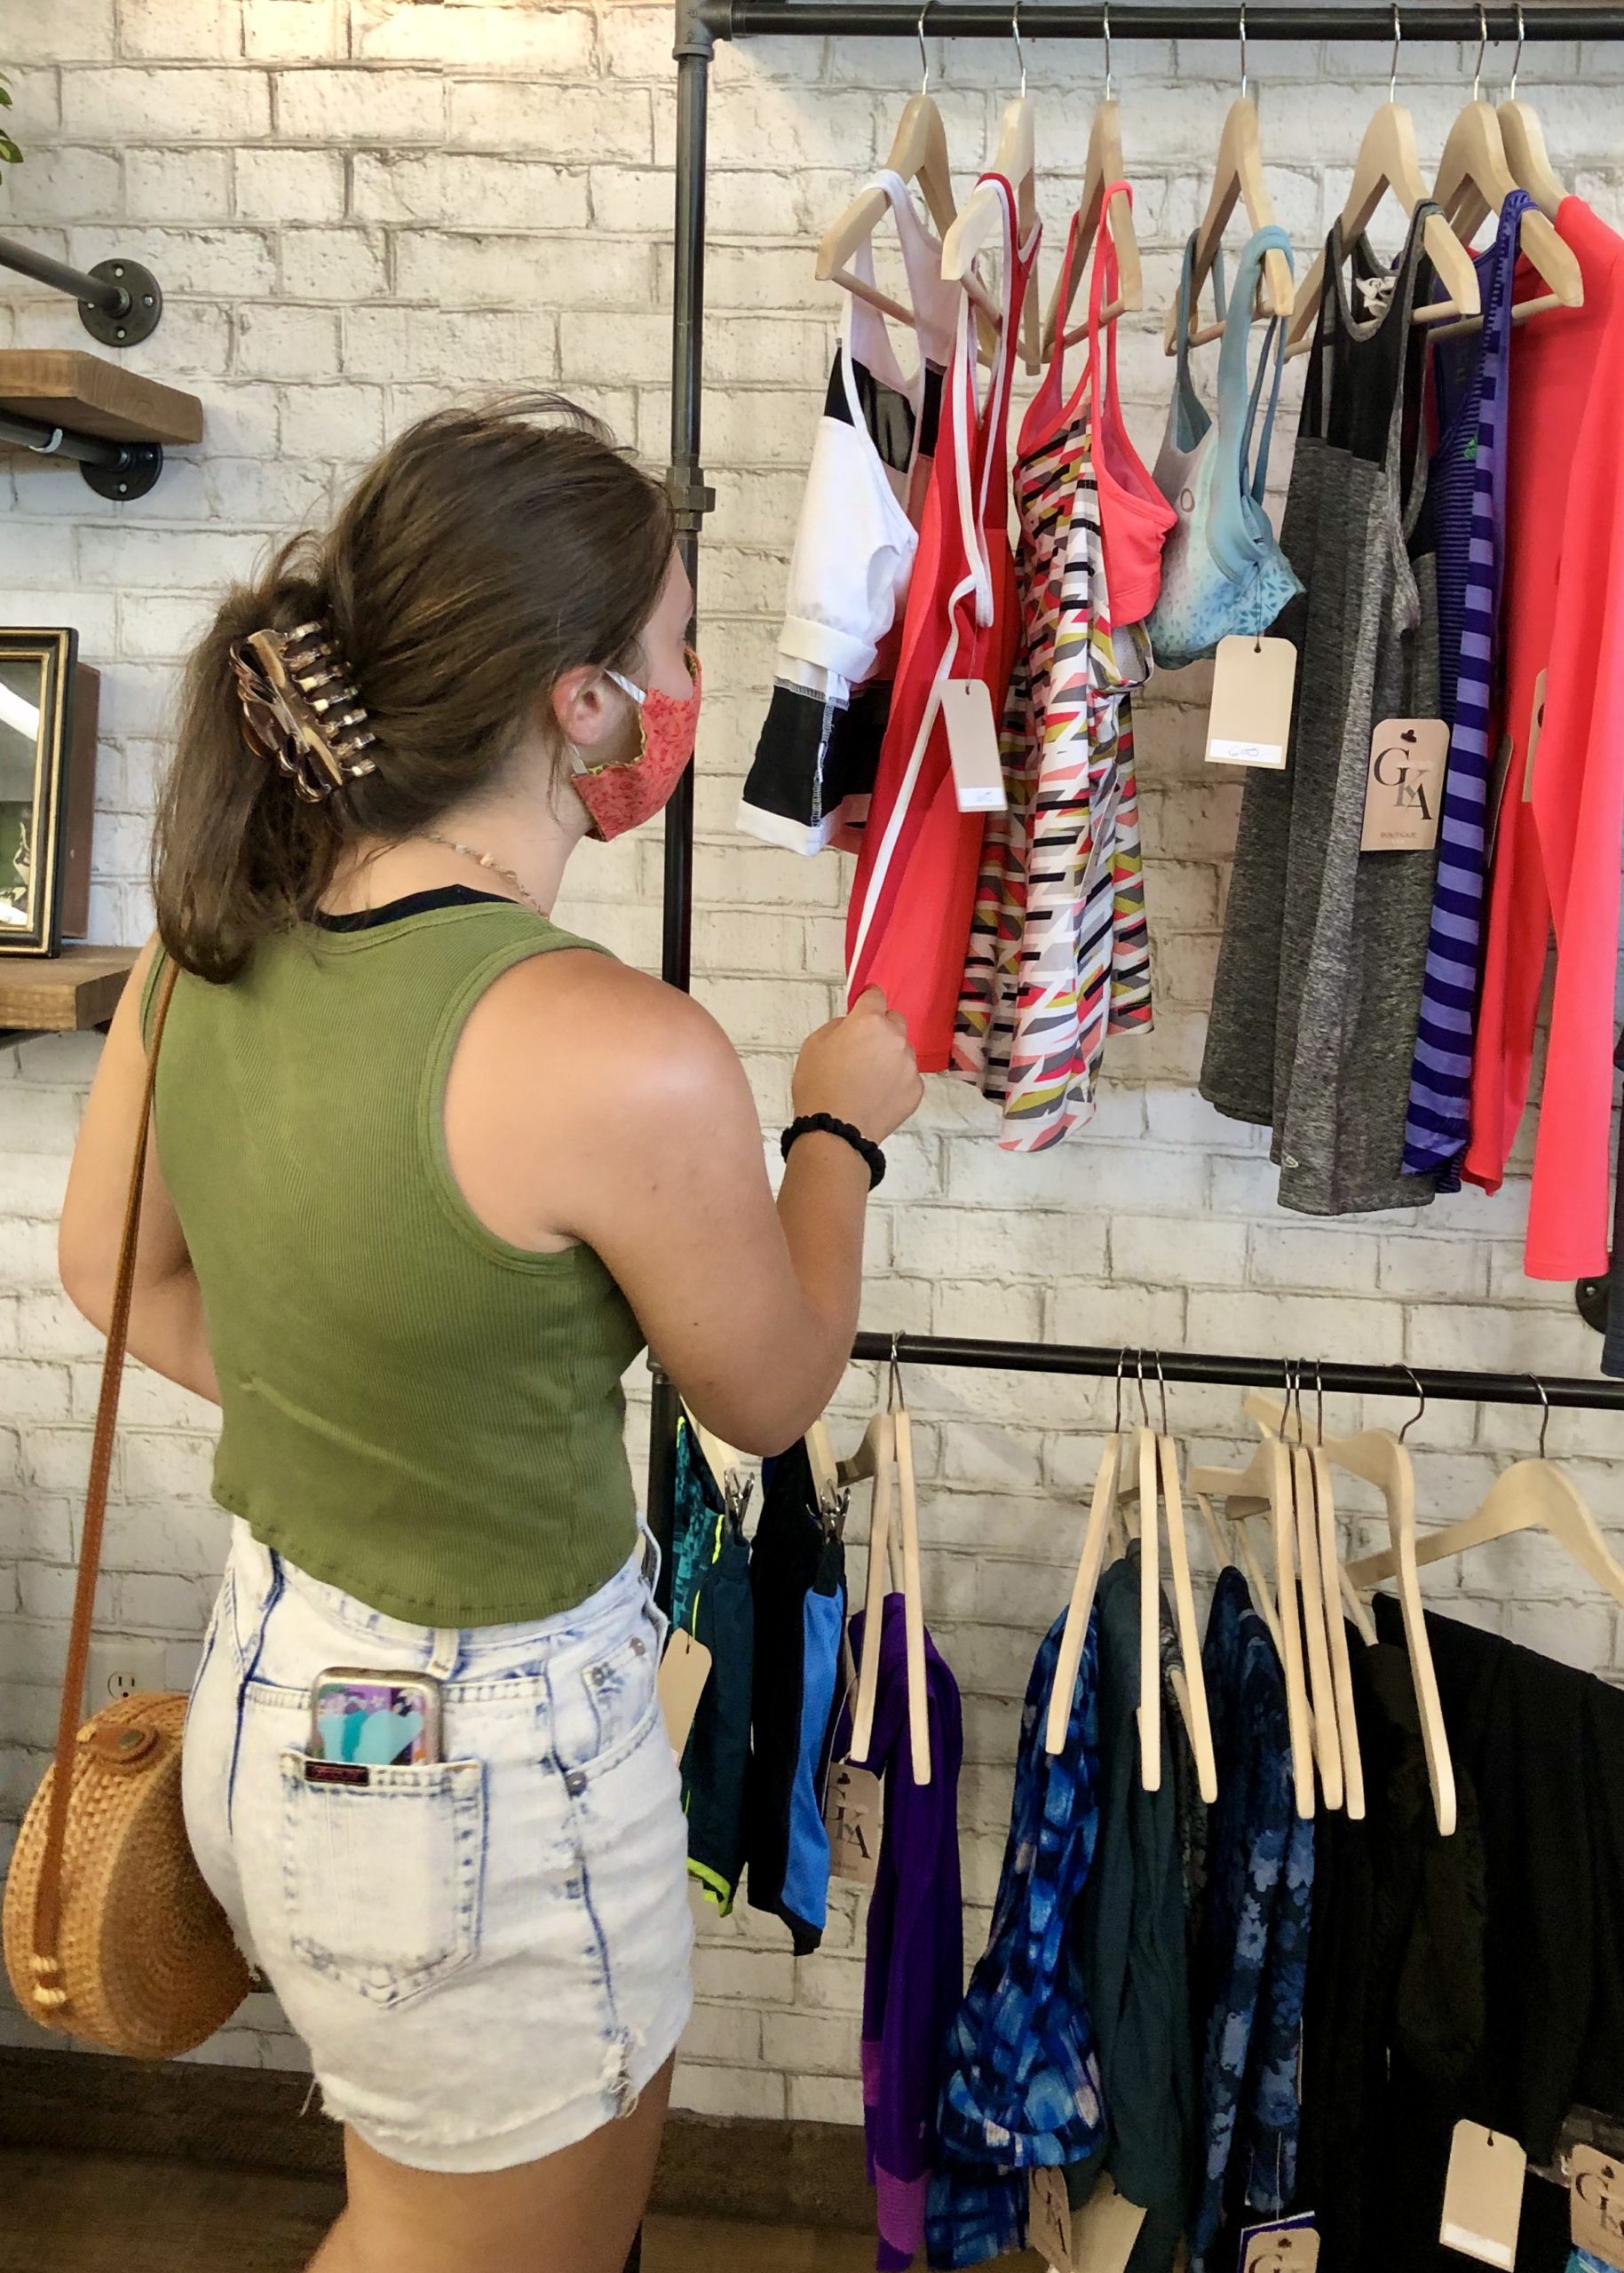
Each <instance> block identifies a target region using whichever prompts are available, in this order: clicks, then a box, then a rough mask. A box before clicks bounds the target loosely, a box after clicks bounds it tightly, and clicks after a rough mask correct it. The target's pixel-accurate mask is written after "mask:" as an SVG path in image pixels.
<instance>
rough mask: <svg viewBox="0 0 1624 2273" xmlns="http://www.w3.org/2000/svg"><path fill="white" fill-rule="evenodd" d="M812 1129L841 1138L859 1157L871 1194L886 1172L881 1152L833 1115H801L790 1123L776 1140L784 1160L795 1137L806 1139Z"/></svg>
mask: <svg viewBox="0 0 1624 2273" xmlns="http://www.w3.org/2000/svg"><path fill="white" fill-rule="evenodd" d="M813 1129H821V1130H822V1132H823V1134H824V1135H825V1136H826V1137H840V1138H842V1139H843V1140H844V1142H845V1143H846V1144H850V1146H851V1147H852V1151H853V1152H860V1153H861V1154H862V1156H863V1158H864V1160H867V1163H868V1189H869V1191H870V1192H872V1191H873V1190H874V1188H875V1184H878V1183H879V1181H880V1179H881V1177H882V1176H883V1175H884V1173H885V1155H884V1153H883V1152H881V1150H880V1148H879V1146H878V1145H877V1144H870V1143H869V1141H868V1139H867V1137H865V1136H864V1134H863V1132H862V1130H861V1129H853V1128H852V1124H851V1122H850V1121H836V1118H835V1116H834V1114H833V1113H802V1114H800V1115H799V1117H798V1118H797V1119H796V1120H794V1121H791V1122H790V1124H789V1126H788V1129H785V1131H784V1133H783V1136H782V1137H780V1139H779V1146H780V1151H781V1152H782V1153H783V1155H784V1158H785V1159H786V1160H788V1158H789V1147H790V1146H791V1145H792V1144H794V1143H795V1141H796V1137H806V1136H809V1135H810V1134H811V1133H812V1130H813Z"/></svg>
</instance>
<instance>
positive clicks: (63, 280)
mask: <svg viewBox="0 0 1624 2273" xmlns="http://www.w3.org/2000/svg"><path fill="white" fill-rule="evenodd" d="M0 268H9V269H10V270H11V271H12V273H13V274H14V275H17V276H26V277H28V279H29V280H30V281H31V282H33V283H36V284H44V285H46V286H47V287H48V288H49V289H51V291H53V292H67V293H68V294H70V295H71V297H73V298H74V299H75V300H76V301H77V302H78V304H79V321H80V322H81V323H82V324H83V326H84V329H86V331H88V332H89V333H90V335H91V338H92V339H94V340H97V341H99V343H100V345H102V346H103V347H139V345H140V344H141V342H142V341H143V340H144V339H150V338H151V337H152V336H153V334H154V331H156V329H158V322H159V319H160V318H161V317H162V313H163V293H162V289H161V288H160V286H159V283H158V280H157V278H156V277H155V276H154V274H153V273H152V271H151V269H150V268H147V267H145V266H144V265H142V263H141V262H140V261H139V260H126V259H124V258H123V257H119V258H116V259H114V260H99V261H98V262H97V263H96V265H95V266H94V268H88V269H86V268H70V267H69V266H68V265H67V262H66V261H65V260H53V259H52V258H51V255H50V254H49V253H44V252H36V251H35V249H34V248H33V247H32V246H31V245H20V244H19V243H17V242H16V241H15V239H14V238H12V237H0Z"/></svg>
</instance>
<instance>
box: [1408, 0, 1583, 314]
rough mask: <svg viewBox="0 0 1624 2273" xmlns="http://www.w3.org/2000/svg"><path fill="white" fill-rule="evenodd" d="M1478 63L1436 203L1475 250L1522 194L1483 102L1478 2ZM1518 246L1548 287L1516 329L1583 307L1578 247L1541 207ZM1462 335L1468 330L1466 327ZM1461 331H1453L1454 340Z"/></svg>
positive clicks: (1485, 34) (1525, 223) (1482, 24)
mask: <svg viewBox="0 0 1624 2273" xmlns="http://www.w3.org/2000/svg"><path fill="white" fill-rule="evenodd" d="M1477 31H1478V39H1477V67H1476V68H1475V70H1474V71H1473V73H1472V95H1471V100H1470V102H1469V103H1468V104H1467V106H1466V107H1465V109H1464V110H1463V111H1462V113H1461V115H1460V116H1459V117H1458V118H1457V119H1456V120H1455V123H1454V125H1453V126H1452V127H1451V128H1450V130H1449V136H1448V139H1447V140H1446V142H1445V144H1444V154H1443V157H1442V159H1441V160H1440V161H1439V163H1438V176H1437V178H1436V180H1435V181H1434V183H1433V185H1432V195H1433V198H1434V200H1435V201H1436V202H1437V203H1438V204H1439V205H1441V206H1442V207H1443V209H1444V211H1445V214H1446V216H1447V218H1448V220H1449V224H1450V226H1451V227H1452V228H1453V229H1454V233H1455V234H1456V236H1457V237H1458V238H1459V239H1460V240H1461V242H1462V244H1465V245H1470V242H1471V241H1472V239H1473V238H1474V237H1475V236H1476V235H1477V231H1478V230H1479V229H1480V228H1481V227H1482V226H1483V224H1484V222H1485V221H1486V220H1488V219H1489V218H1491V216H1493V215H1495V214H1498V213H1499V211H1500V210H1501V207H1502V206H1503V205H1504V203H1505V202H1506V200H1507V198H1508V197H1509V196H1511V195H1512V194H1513V193H1514V192H1515V191H1516V189H1517V186H1518V185H1517V176H1516V174H1515V173H1514V171H1513V170H1512V168H1511V165H1510V163H1509V160H1508V157H1507V153H1506V145H1505V139H1504V135H1503V133H1502V131H1501V123H1500V117H1499V115H1498V113H1497V112H1496V111H1495V108H1494V106H1493V103H1487V102H1485V101H1484V99H1483V57H1484V51H1485V49H1486V48H1487V46H1488V41H1489V29H1488V19H1487V17H1486V16H1485V12H1484V9H1483V5H1482V0H1478V8H1477ZM1517 245H1518V249H1519V250H1520V251H1521V252H1522V254H1523V256H1524V257H1525V259H1526V260H1527V262H1528V265H1529V266H1530V267H1531V268H1532V269H1533V272H1534V273H1535V275H1536V276H1538V277H1540V278H1541V280H1542V281H1544V283H1545V285H1546V286H1547V288H1548V289H1546V290H1545V291H1544V292H1541V293H1536V294H1534V295H1533V296H1532V297H1529V298H1527V299H1523V300H1518V301H1517V302H1516V303H1515V304H1514V305H1513V307H1512V312H1511V321H1513V322H1514V323H1525V322H1526V321H1527V320H1528V318H1529V317H1530V316H1535V315H1540V314H1542V313H1544V311H1545V310H1546V309H1547V308H1577V307H1581V306H1582V305H1584V297H1585V281H1584V277H1583V275H1582V273H1580V266H1579V257H1578V255H1577V254H1576V253H1575V252H1574V250H1573V247H1572V246H1571V245H1570V244H1568V243H1566V242H1565V241H1564V240H1563V238H1561V237H1560V236H1558V235H1557V230H1556V226H1555V224H1554V223H1553V222H1552V220H1551V218H1550V217H1549V214H1547V213H1544V212H1541V211H1540V210H1538V209H1537V207H1536V209H1535V210H1533V211H1532V212H1529V211H1525V213H1524V215H1523V218H1522V221H1521V223H1520V224H1519V226H1518V230H1517ZM1455 329H1456V327H1455V326H1453V325H1452V326H1451V327H1450V334H1449V335H1445V336H1446V337H1447V336H1450V335H1452V334H1453V333H1454V330H1455ZM1460 329H1465V327H1464V326H1462V327H1460Z"/></svg>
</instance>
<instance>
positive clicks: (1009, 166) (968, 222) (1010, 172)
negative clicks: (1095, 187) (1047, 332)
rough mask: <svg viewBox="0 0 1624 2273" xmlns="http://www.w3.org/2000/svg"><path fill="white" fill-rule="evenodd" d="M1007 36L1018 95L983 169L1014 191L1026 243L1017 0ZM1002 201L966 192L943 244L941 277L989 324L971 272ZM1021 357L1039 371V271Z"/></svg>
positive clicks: (979, 191) (1027, 121)
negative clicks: (1016, 68) (1014, 60)
mask: <svg viewBox="0 0 1624 2273" xmlns="http://www.w3.org/2000/svg"><path fill="white" fill-rule="evenodd" d="M1010 32H1011V35H1012V36H1013V38H1014V41H1015V51H1016V53H1017V55H1018V56H1019V58H1020V92H1019V94H1018V96H1017V97H1016V99H1015V100H1014V101H1013V102H1012V103H1007V104H1006V105H1005V106H1004V113H1003V117H1002V120H1001V121H1000V123H999V128H998V144H997V147H996V148H995V149H994V152H993V154H992V156H991V157H990V158H989V159H988V160H987V162H986V167H985V168H984V169H983V170H984V171H985V172H986V173H989V174H1002V177H1003V178H1004V179H1005V180H1006V181H1007V182H1008V183H1009V184H1010V187H1011V188H1012V189H1013V190H1014V192H1015V237H1016V242H1017V244H1018V245H1024V244H1026V242H1027V241H1028V239H1029V238H1030V237H1031V234H1032V232H1033V230H1034V228H1035V227H1036V226H1037V142H1036V132H1035V127H1034V107H1033V105H1032V103H1031V101H1030V99H1028V97H1027V94H1026V53H1025V51H1024V50H1023V49H1022V47H1021V44H1020V0H1015V8H1014V15H1013V19H1012V20H1011V23H1010ZM1002 228H1003V201H1002V198H1001V197H1000V196H999V194H998V192H997V191H996V190H995V189H994V188H993V187H992V186H991V185H990V184H982V185H979V186H978V187H976V188H975V189H973V190H972V191H971V192H970V197H969V200H968V201H967V202H966V204H965V206H964V210H963V212H962V213H960V215H959V216H958V218H957V219H956V220H955V222H954V224H953V226H952V227H951V228H950V229H949V230H948V231H947V235H946V236H945V237H944V238H943V240H942V274H943V276H944V277H945V278H947V280H948V281H951V282H953V283H956V284H962V285H963V287H964V289H965V290H966V291H967V292H968V293H969V295H970V298H971V300H972V301H973V302H974V303H975V305H976V306H977V308H978V310H979V311H980V313H982V315H984V316H985V317H986V319H987V321H989V322H990V323H992V324H994V325H1001V324H1002V311H1001V310H1000V308H999V307H998V306H997V305H996V303H995V302H994V300H993V298H992V297H991V295H990V294H989V293H988V291H987V290H986V286H985V285H984V284H983V283H982V282H981V280H980V278H979V277H978V275H977V274H976V273H975V259H976V255H977V254H978V252H980V251H981V250H982V249H983V248H984V247H985V246H986V245H987V244H989V243H990V242H993V240H994V238H996V237H998V236H999V235H1001V234H1002ZM1020 335H1021V355H1022V359H1023V360H1024V361H1025V363H1026V368H1027V370H1028V371H1036V370H1039V369H1041V368H1042V363H1041V357H1040V345H1041V343H1040V339H1039V323H1038V289H1037V272H1036V269H1035V268H1034V271H1033V273H1032V275H1031V276H1030V278H1029V279H1028V280H1027V285H1026V295H1025V297H1024V299H1023V300H1022V303H1021V310H1020Z"/></svg>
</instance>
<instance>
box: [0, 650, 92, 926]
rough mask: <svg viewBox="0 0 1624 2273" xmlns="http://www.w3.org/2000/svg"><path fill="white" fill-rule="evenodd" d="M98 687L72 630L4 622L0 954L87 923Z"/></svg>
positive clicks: (0, 680)
mask: <svg viewBox="0 0 1624 2273" xmlns="http://www.w3.org/2000/svg"><path fill="white" fill-rule="evenodd" d="M98 694H99V678H98V675H97V673H96V672H94V671H93V670H91V669H89V668H88V666H86V665H84V664H83V663H81V662H80V661H79V635H78V633H77V632H76V631H75V630H72V629H71V628H68V627H57V628H53V629H49V630H0V955H37V956H44V955H54V954H59V953H60V952H61V947H62V943H63V940H64V939H71V938H75V937H78V938H82V937H83V934H84V931H85V930H86V929H87V926H88V917H89V910H90V838H91V821H92V815H93V808H94V802H95V763H96V714H97V708H98Z"/></svg>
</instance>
